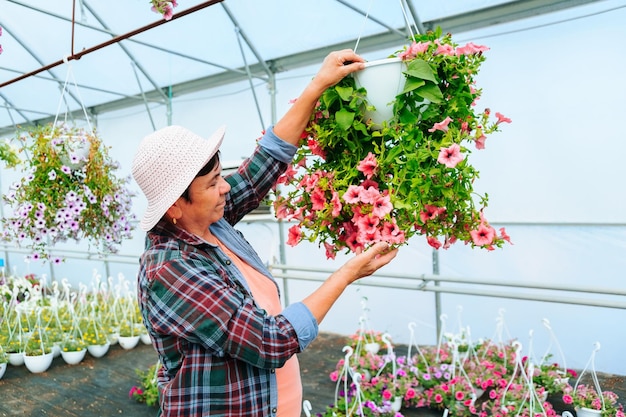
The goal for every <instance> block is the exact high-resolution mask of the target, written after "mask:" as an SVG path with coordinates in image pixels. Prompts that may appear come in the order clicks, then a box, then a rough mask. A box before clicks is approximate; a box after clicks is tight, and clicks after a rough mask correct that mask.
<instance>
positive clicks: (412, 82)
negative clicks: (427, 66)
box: [402, 77, 426, 94]
mask: <svg viewBox="0 0 626 417" xmlns="http://www.w3.org/2000/svg"><path fill="white" fill-rule="evenodd" d="M424 84H426V81H424V80H420V79H419V78H413V77H409V78H407V79H406V83H405V84H404V90H402V94H406V93H408V92H411V91H413V90H415V89H416V88H419V87H421V86H423V85H424Z"/></svg>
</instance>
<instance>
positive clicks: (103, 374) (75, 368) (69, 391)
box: [0, 333, 626, 417]
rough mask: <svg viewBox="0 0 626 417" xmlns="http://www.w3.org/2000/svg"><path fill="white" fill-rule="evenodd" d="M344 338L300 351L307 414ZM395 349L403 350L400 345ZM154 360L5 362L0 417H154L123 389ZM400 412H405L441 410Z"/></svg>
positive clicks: (324, 388)
mask: <svg viewBox="0 0 626 417" xmlns="http://www.w3.org/2000/svg"><path fill="white" fill-rule="evenodd" d="M345 342H346V337H345V336H340V335H334V334H327V333H323V334H321V335H320V336H319V337H318V338H317V339H316V340H315V342H313V344H312V345H311V346H310V347H309V348H308V349H307V351H306V352H303V353H302V354H300V356H299V360H300V368H301V371H302V383H303V388H304V399H305V400H309V401H310V403H311V405H312V415H315V413H318V412H322V411H323V410H324V409H325V407H326V406H327V405H328V404H331V403H332V402H333V401H334V395H335V383H334V382H332V381H331V380H330V379H329V374H330V372H332V371H333V370H334V368H335V365H336V364H337V361H338V360H339V359H341V358H342V357H343V352H342V348H343V346H344V344H345ZM397 353H398V354H399V355H401V354H403V353H402V350H401V347H400V348H399V349H398V351H397ZM405 353H406V352H405ZM155 362H156V354H155V353H154V351H153V350H152V347H151V346H149V345H142V344H140V345H139V346H138V347H136V348H135V349H132V350H123V349H122V348H121V347H120V346H119V345H115V346H112V347H111V348H110V350H109V351H108V353H107V354H106V355H105V356H104V357H101V358H97V359H96V358H93V357H91V356H90V355H89V354H87V356H86V357H85V359H84V360H83V361H82V362H81V363H79V364H78V365H67V364H65V362H64V361H63V359H62V358H61V357H58V358H55V359H54V362H53V363H52V366H51V367H50V368H49V369H48V370H47V371H46V372H43V373H40V374H32V373H30V372H29V371H28V369H26V367H25V366H12V365H9V366H8V368H7V371H6V373H5V374H4V376H3V377H2V379H0V417H5V416H33V417H39V416H53V417H56V416H59V417H110V416H120V415H123V416H133V417H144V416H145V417H148V416H150V417H154V416H156V412H157V410H156V408H154V407H148V406H146V405H144V404H140V403H137V402H135V401H134V400H132V399H130V398H129V396H128V392H129V390H130V389H131V388H132V386H133V385H138V384H139V379H138V377H137V375H136V373H135V370H136V369H141V370H146V369H148V367H150V366H151V365H152V364H154V363H155ZM598 376H599V379H600V384H601V386H602V388H603V389H605V390H610V391H615V392H616V393H617V394H618V395H619V397H620V400H621V401H624V400H626V377H624V376H617V375H604V374H600V375H598ZM402 412H403V414H404V415H405V416H406V417H412V416H430V415H432V416H439V415H440V414H441V413H432V412H430V413H429V412H427V411H425V410H413V411H405V410H403V411H402ZM303 415H304V414H303Z"/></svg>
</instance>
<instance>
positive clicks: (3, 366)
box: [0, 362, 8, 379]
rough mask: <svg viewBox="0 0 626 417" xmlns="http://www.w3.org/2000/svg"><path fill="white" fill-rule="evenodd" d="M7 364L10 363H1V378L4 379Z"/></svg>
mask: <svg viewBox="0 0 626 417" xmlns="http://www.w3.org/2000/svg"><path fill="white" fill-rule="evenodd" d="M7 365H8V362H5V363H0V379H2V377H3V376H4V373H5V372H6V370H7Z"/></svg>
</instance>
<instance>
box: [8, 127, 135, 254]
mask: <svg viewBox="0 0 626 417" xmlns="http://www.w3.org/2000/svg"><path fill="white" fill-rule="evenodd" d="M17 139H18V142H19V149H20V153H21V155H22V156H23V157H24V158H25V159H24V160H23V161H22V165H23V167H24V169H23V171H24V176H23V177H22V179H21V180H20V181H18V182H16V183H15V184H13V185H11V187H10V189H9V192H8V193H7V194H5V195H4V196H3V198H4V201H5V203H7V204H8V205H9V207H10V209H11V212H12V213H11V214H10V215H9V216H7V217H5V218H3V219H2V223H3V226H4V230H3V235H2V237H3V239H4V240H5V241H10V242H14V243H16V244H17V245H18V246H21V247H27V248H29V249H31V250H32V254H31V255H30V257H31V259H48V258H49V257H50V256H49V248H50V247H52V246H54V245H55V244H56V243H58V242H65V241H68V240H70V239H73V240H75V241H76V242H79V241H81V240H82V239H87V240H88V241H89V242H90V243H92V244H94V245H95V246H97V250H98V251H99V252H103V253H115V252H116V251H117V246H118V245H119V244H120V243H121V242H122V240H123V239H125V238H130V237H131V231H132V229H133V227H134V226H133V225H132V223H131V222H132V221H133V220H134V215H133V214H132V213H131V197H132V196H133V194H132V193H131V192H130V191H129V190H128V188H127V184H128V181H129V179H128V178H126V179H120V178H117V177H116V175H115V171H116V170H117V169H118V167H119V166H118V164H117V163H116V162H114V161H113V160H111V158H110V157H109V156H108V148H107V147H105V146H104V145H103V144H102V141H101V140H100V139H99V138H98V136H97V134H96V133H95V131H94V132H90V131H87V130H85V129H82V128H77V127H68V126H66V125H64V124H55V125H52V124H51V125H46V126H43V127H36V128H33V129H30V130H26V131H18V136H17ZM53 261H54V262H59V261H60V259H58V258H57V259H54V260H53Z"/></svg>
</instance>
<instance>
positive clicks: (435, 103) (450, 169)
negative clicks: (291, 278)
mask: <svg viewBox="0 0 626 417" xmlns="http://www.w3.org/2000/svg"><path fill="white" fill-rule="evenodd" d="M487 50H488V48H487V47H485V46H478V45H474V44H472V43H469V44H467V45H465V46H459V45H457V44H456V43H454V42H453V40H452V37H451V35H449V34H446V35H443V34H442V33H441V30H440V29H438V30H436V31H433V32H428V33H426V34H424V35H418V36H416V37H415V39H414V42H413V43H412V44H411V45H410V46H407V47H406V48H405V49H404V50H402V51H399V52H398V53H397V54H396V55H397V56H398V57H401V58H402V59H403V60H404V62H405V64H406V70H405V71H404V74H405V77H406V83H405V86H404V91H402V92H401V94H399V95H398V96H397V97H396V99H395V102H394V115H393V117H392V118H391V119H390V120H387V121H386V122H383V123H382V126H380V125H375V124H374V123H373V122H372V121H371V120H370V119H369V118H368V116H367V115H366V111H367V110H371V108H372V107H371V105H369V103H368V102H367V96H366V93H367V92H366V90H365V89H364V88H358V87H357V85H356V83H355V80H354V78H353V77H351V76H349V77H346V78H344V79H343V80H342V81H341V82H339V83H338V84H337V85H336V86H334V87H332V88H329V89H328V90H326V91H325V92H324V94H323V95H322V97H321V99H320V101H319V103H318V106H317V109H316V112H315V114H314V116H313V117H312V119H311V121H310V123H309V125H308V127H307V129H306V131H305V132H304V134H303V137H302V142H303V143H302V144H303V146H301V147H300V149H299V151H298V153H297V154H296V157H295V159H294V165H293V166H292V167H291V168H290V169H289V170H288V171H287V172H286V174H285V175H284V176H283V178H282V179H281V184H284V187H281V190H280V192H279V193H277V194H276V196H275V200H274V208H275V212H276V216H277V217H278V218H279V219H283V220H287V221H292V222H294V223H295V224H293V225H292V226H291V227H290V229H289V237H288V242H287V243H288V244H290V245H297V244H298V243H299V242H301V241H303V240H308V241H311V242H317V243H318V244H319V245H320V246H321V245H323V246H324V247H325V249H326V254H327V257H329V258H334V257H335V255H336V254H337V253H339V252H346V253H347V252H355V251H357V250H359V249H362V248H365V247H367V246H369V245H371V244H373V243H375V242H378V241H386V242H389V243H391V244H392V245H394V246H398V245H402V244H405V243H407V242H408V240H409V239H410V238H411V237H412V236H414V235H420V236H423V238H424V239H426V241H427V242H428V244H429V245H430V246H432V247H434V248H436V249H439V248H448V247H450V245H452V244H454V243H455V242H459V241H461V242H464V243H465V244H469V245H471V246H472V247H478V248H482V249H487V250H493V249H494V248H496V247H501V246H503V244H504V243H505V242H506V241H509V236H508V235H507V234H506V232H505V230H504V229H500V230H495V229H494V228H493V227H492V226H491V225H490V224H489V222H488V220H487V218H486V216H485V214H484V209H485V207H486V206H487V202H488V199H487V195H486V194H485V195H478V194H477V193H476V192H475V191H474V188H473V186H474V183H475V181H476V180H477V179H478V174H479V173H478V171H477V170H476V168H474V167H473V166H472V165H471V163H470V160H469V156H470V154H471V152H472V150H473V149H475V150H482V149H484V148H485V147H486V139H487V137H488V136H489V135H490V134H492V133H494V132H497V131H499V129H500V127H501V126H502V124H505V123H510V119H508V118H507V117H505V116H504V115H502V114H500V113H495V114H492V112H491V111H490V110H489V109H487V108H485V109H483V110H480V111H479V110H478V107H477V104H478V103H477V101H478V99H479V98H480V95H481V90H480V89H479V88H478V87H477V86H476V85H475V81H474V79H475V77H476V75H477V74H478V71H479V68H480V65H481V63H482V62H483V61H484V60H485V57H484V52H485V51H487ZM283 190H284V192H283Z"/></svg>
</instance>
